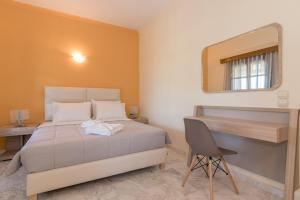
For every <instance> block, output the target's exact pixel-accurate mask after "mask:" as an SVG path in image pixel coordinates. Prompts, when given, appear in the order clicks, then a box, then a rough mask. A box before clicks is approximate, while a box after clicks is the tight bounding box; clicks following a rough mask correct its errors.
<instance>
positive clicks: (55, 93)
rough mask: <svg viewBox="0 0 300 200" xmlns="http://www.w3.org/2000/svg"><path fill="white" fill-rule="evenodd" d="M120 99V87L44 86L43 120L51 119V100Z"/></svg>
mask: <svg viewBox="0 0 300 200" xmlns="http://www.w3.org/2000/svg"><path fill="white" fill-rule="evenodd" d="M92 99H94V100H97V101H117V100H120V89H106V88H79V87H48V86H46V87H45V120H46V121H49V120H52V103H53V102H70V103H72V102H74V103H75V102H84V101H90V100H92Z"/></svg>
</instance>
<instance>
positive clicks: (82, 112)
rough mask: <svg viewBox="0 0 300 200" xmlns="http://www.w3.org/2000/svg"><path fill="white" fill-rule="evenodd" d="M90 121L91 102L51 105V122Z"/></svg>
mask: <svg viewBox="0 0 300 200" xmlns="http://www.w3.org/2000/svg"><path fill="white" fill-rule="evenodd" d="M90 119H91V102H83V103H56V102H55V103H53V120H52V121H53V122H66V121H86V120H90Z"/></svg>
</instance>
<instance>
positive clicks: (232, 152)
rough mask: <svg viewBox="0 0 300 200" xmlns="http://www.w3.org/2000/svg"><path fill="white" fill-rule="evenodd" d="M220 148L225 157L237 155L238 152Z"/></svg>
mask: <svg viewBox="0 0 300 200" xmlns="http://www.w3.org/2000/svg"><path fill="white" fill-rule="evenodd" d="M218 148H219V150H220V152H221V153H222V155H223V156H226V155H234V154H237V152H235V151H232V150H230V149H225V148H222V147H218Z"/></svg>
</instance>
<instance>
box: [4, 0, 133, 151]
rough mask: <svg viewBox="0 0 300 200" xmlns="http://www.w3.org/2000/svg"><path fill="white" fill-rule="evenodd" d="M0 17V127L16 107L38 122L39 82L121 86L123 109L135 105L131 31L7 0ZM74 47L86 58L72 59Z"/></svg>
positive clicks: (40, 104)
mask: <svg viewBox="0 0 300 200" xmlns="http://www.w3.org/2000/svg"><path fill="white" fill-rule="evenodd" d="M0 19H1V23H0V94H1V97H0V125H1V124H7V123H9V111H10V110H11V109H16V108H26V109H29V111H30V120H29V121H30V122H41V121H43V114H44V106H43V102H44V95H43V92H44V86H67V87H103V88H120V89H121V98H122V100H123V101H124V102H125V103H126V104H127V108H128V106H130V105H138V102H139V94H138V82H139V77H138V74H139V72H138V62H139V60H138V56H139V55H138V51H139V49H138V46H139V44H138V42H139V38H138V32H137V31H136V30H131V29H126V28H121V27H117V26H113V25H109V24H105V23H99V22H95V21H92V20H86V19H82V18H79V17H74V16H70V15H64V14H60V13H56V12H52V11H48V10H45V9H41V8H36V7H32V6H28V5H23V4H20V3H15V2H12V1H6V0H3V1H1V2H0ZM74 51H79V52H82V53H83V54H84V55H86V57H87V60H86V62H85V63H83V64H77V63H75V62H74V61H73V60H72V58H71V53H72V52H74ZM2 143H3V142H1V141H0V147H1V144H2ZM2 145H3V144H2Z"/></svg>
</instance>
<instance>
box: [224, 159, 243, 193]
mask: <svg viewBox="0 0 300 200" xmlns="http://www.w3.org/2000/svg"><path fill="white" fill-rule="evenodd" d="M221 159H222V163H223V165H224V168H225V170H226V171H227V173H228V176H229V179H230V181H231V183H232V185H233V188H234V190H235V192H236V194H239V193H240V192H239V189H238V187H237V185H236V184H235V181H234V179H233V177H232V175H231V173H230V171H229V168H228V165H227V163H226V161H225V159H224V158H223V157H222V158H221Z"/></svg>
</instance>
